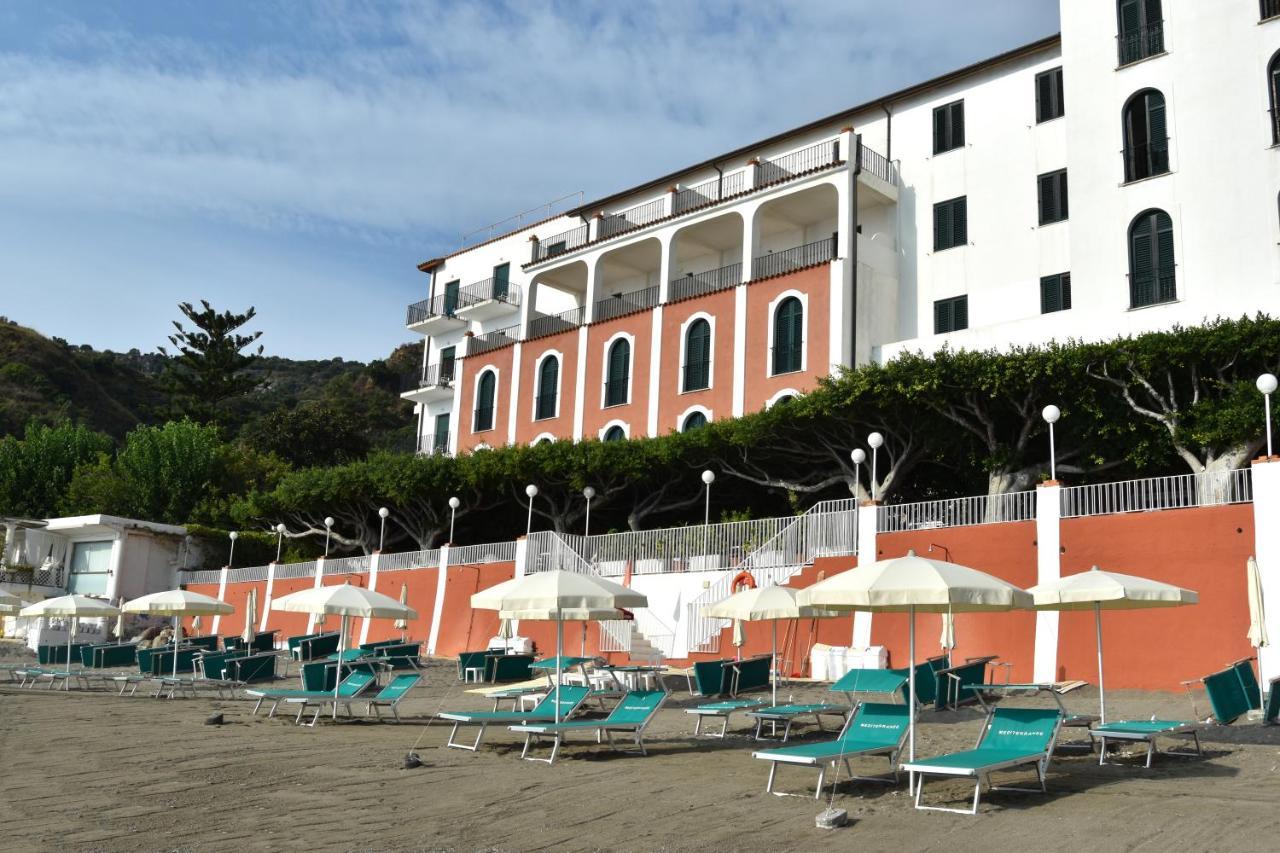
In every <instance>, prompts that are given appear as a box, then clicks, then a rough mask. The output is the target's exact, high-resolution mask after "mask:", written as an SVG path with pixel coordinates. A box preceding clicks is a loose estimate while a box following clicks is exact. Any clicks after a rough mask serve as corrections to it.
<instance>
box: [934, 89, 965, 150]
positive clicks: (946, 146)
mask: <svg viewBox="0 0 1280 853" xmlns="http://www.w3.org/2000/svg"><path fill="white" fill-rule="evenodd" d="M963 145H964V101H954V102H952V103H950V104H946V105H944V106H941V107H937V108H935V109H934V111H933V153H934V154H941V153H942V152H944V151H951V150H952V149H955V148H960V147H961V146H963Z"/></svg>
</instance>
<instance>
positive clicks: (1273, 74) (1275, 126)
mask: <svg viewBox="0 0 1280 853" xmlns="http://www.w3.org/2000/svg"><path fill="white" fill-rule="evenodd" d="M1276 5H1277V8H1280V0H1277V4H1276ZM1267 97H1268V98H1270V100H1271V144H1272V145H1280V53H1277V54H1276V55H1275V56H1273V57H1271V64H1270V65H1268V66H1267Z"/></svg>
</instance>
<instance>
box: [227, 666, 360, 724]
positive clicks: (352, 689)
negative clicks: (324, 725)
mask: <svg viewBox="0 0 1280 853" xmlns="http://www.w3.org/2000/svg"><path fill="white" fill-rule="evenodd" d="M374 680H375V679H374V677H373V673H371V672H366V671H365V670H356V671H355V672H352V673H351V674H349V675H348V676H347V677H346V678H344V679H342V683H341V684H339V685H338V697H339V698H344V697H345V698H350V697H355V696H359V695H360V694H361V693H363V692H364V691H365V690H366V689H368V687H369V685H371V684H373V683H374ZM244 693H245V695H246V696H249V697H251V698H256V699H257V700H258V704H256V705H254V706H253V715H254V716H257V715H258V709H259V708H261V707H262V705H263V703H264V702H267V701H270V702H271V710H270V711H268V712H267V716H268V717H273V716H275V713H276V708H277V707H279V706H280V703H281V702H285V701H287V700H289V699H307V698H310V697H318V696H324V697H327V698H329V699H332V698H333V691H331V690H325V691H319V690H267V689H262V688H253V689H250V690H246V691H244ZM298 719H299V720H301V719H302V713H301V712H299V713H298Z"/></svg>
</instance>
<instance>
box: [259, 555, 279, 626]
mask: <svg viewBox="0 0 1280 853" xmlns="http://www.w3.org/2000/svg"><path fill="white" fill-rule="evenodd" d="M275 588H276V563H275V560H272V561H271V562H270V563H267V590H266V592H265V593H264V594H263V596H262V618H261V619H259V620H258V630H259V631H265V630H267V619H268V618H269V617H270V616H271V596H272V593H273V592H274V591H275Z"/></svg>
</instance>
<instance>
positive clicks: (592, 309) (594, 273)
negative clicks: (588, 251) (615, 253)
mask: <svg viewBox="0 0 1280 853" xmlns="http://www.w3.org/2000/svg"><path fill="white" fill-rule="evenodd" d="M599 281H600V256H599V255H596V256H595V257H594V258H588V259H587V289H586V292H585V293H584V294H583V297H582V322H583V325H586V324H587V323H592V322H594V321H595V319H596V302H597V301H598V300H599V297H598V296H596V285H597V283H598V282H599Z"/></svg>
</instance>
